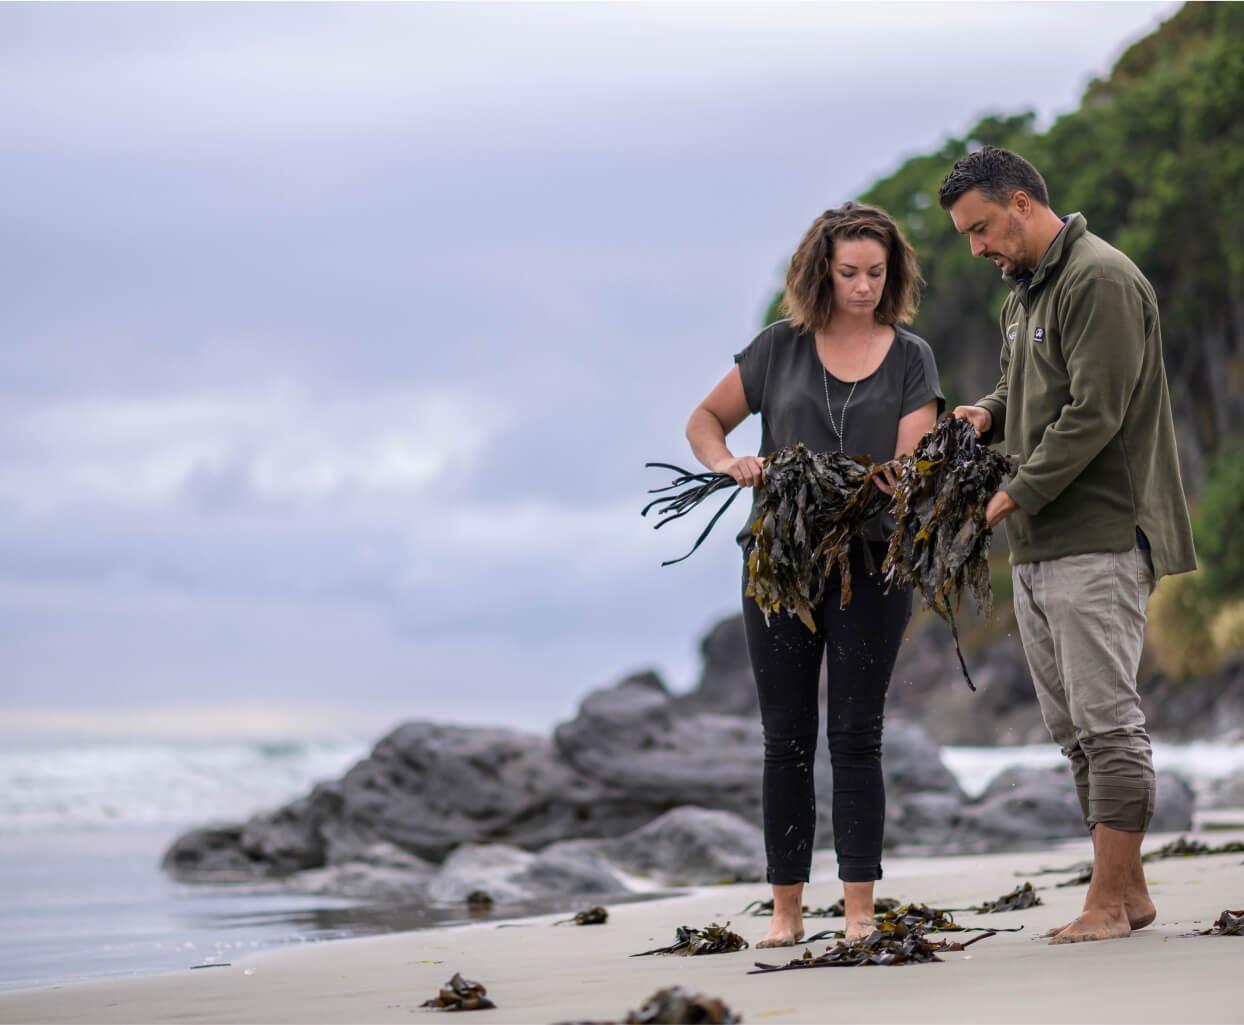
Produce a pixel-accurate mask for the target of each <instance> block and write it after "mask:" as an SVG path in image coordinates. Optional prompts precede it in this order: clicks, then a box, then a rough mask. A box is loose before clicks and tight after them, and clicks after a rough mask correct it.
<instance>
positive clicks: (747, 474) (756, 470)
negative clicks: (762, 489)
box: [713, 456, 765, 488]
mask: <svg viewBox="0 0 1244 1025" xmlns="http://www.w3.org/2000/svg"><path fill="white" fill-rule="evenodd" d="M713 470H714V472H716V473H728V474H730V476H731V477H733V478H734V479H735V481H736V483H738V484H741V485H742V486H743V487H745V488H754V487H755V486H756V485H757V484H760V483H762V482H763V481H764V479H765V464H764V463H762V462H761V461H760V459H759V458H758V457H757V456H731V457H730V458H729V459H723V460H722V461H721V462H720V463H719V464H718V465H716V466H714V467H713Z"/></svg>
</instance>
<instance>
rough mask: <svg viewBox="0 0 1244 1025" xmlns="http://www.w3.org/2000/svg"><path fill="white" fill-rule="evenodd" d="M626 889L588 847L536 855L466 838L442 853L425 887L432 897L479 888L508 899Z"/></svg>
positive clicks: (460, 899)
mask: <svg viewBox="0 0 1244 1025" xmlns="http://www.w3.org/2000/svg"><path fill="white" fill-rule="evenodd" d="M626 889H627V887H626V884H625V883H623V882H622V880H621V879H619V878H618V876H617V875H616V874H615V873H614V871H613V870H612V869H611V868H610V867H609V865H608V863H607V862H606V861H605V860H604V859H603V858H602V857H601V855H600V854H599V853H598V852H596V851H593V850H591V849H588V848H578V849H573V850H566V849H550V850H549V851H547V852H545V853H542V854H538V855H537V854H532V853H531V852H530V851H524V850H522V849H520V848H518V847H511V846H510V845H508V844H466V845H464V846H462V847H459V848H458V849H457V850H456V851H454V852H453V853H452V854H450V856H449V857H448V858H446V859H445V863H444V864H443V865H442V866H441V868H440V871H439V872H437V873H436V875H435V876H433V877H432V878H431V879H430V880H429V881H428V883H427V888H426V893H427V896H428V899H429V900H431V901H433V902H435V903H439V904H464V903H465V902H466V899H467V895H468V894H471V893H474V892H476V891H480V890H482V891H483V892H484V893H487V894H488V895H489V897H491V898H492V899H493V900H494V901H495V902H496V903H498V904H513V903H519V902H522V901H527V900H533V899H538V898H542V897H552V896H556V897H567V896H576V895H582V896H593V897H600V896H608V895H612V894H618V893H625V892H626Z"/></svg>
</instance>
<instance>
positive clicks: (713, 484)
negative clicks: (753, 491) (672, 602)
mask: <svg viewBox="0 0 1244 1025" xmlns="http://www.w3.org/2000/svg"><path fill="white" fill-rule="evenodd" d="M644 465H645V466H646V467H652V468H655V469H663V470H673V471H674V472H675V473H677V474H678V475H679V476H678V477H676V478H675V479H674V481H673V483H671V484H668V485H666V486H665V487H663V488H650V489H649V491H648V494H650V495H653V494H657V493H659V492H663V491H673V490H674V489H676V488H684V490H682V491H679V492H678V493H677V494H674V495H663V496H662V497H660V498H654V499H653V500H652V501H651V502H649V503H648V504H647V505H646V506H644V508H643V511H642V512H641V513H640V515H641V516H647V515H648V512H649V511H650V510H651V509H653V508H654V507H660V512H659V514H658V515H659V516H660V519H659V520H658V521H657V522H656V523H655V524H653V529H654V530H659V529H660V528H661V527H663V526H665V525H666V524H667V523H670V522H672V521H674V520H677V519H680V518H681V517H683V516H686V515H687V513H689V512H691V511H692V510H693V509H694V508H696V507H697V506H698V505H699V504H700V503H701V502H703V501H704V500H705V499H706V498H708V497H709V496H710V495H712V494H714V493H715V492H718V491H722V490H726V489H728V488H734V491H733V493H732V494H731V495H730V497H729V498H727V499H726V500H725V502H723V503H722V505H721V508H720V509H718V510H717V512H716V514H714V516H713V517H712V519H710V520H709V521H708V526H706V527H705V528H704V530H703V531H702V532H701V533H700V536H699V537H698V538H697V539H696V542H695V544H694V545H692V546H691V551H689V552H687V554H686V555H683V556H682V557H680V558H677V559H667V560H666V561H665V562H663V563H661V565H662V566H673V565H674V564H675V563H679V562H682V561H683V559H689V558H691V556H692V555H694V554H695V551H696V549H697V548H699V547H700V545H702V544H703V543H704V540H705V538H707V537H708V535H709V534H710V533H711V532H712V530H713V527H715V526H716V525H717V521H718V520H720V519H721V518H722V516H724V515H725V513H726V510H727V509H729V508H730V506H731V504H732V503H733V502H734V500H735V499H736V498H738V497H739V492H740V491H742V488H741V487H740V486H739V484H738V482H737V481H736V480H735V479H734V478H733V477H731V476H730V475H729V474H728V473H692V472H691V471H689V470H684V469H683V468H682V467H681V466H674V465H673V464H672V463H645V464H644ZM686 485H692V486H690V487H687V486H686Z"/></svg>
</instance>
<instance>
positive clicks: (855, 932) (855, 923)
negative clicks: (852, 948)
mask: <svg viewBox="0 0 1244 1025" xmlns="http://www.w3.org/2000/svg"><path fill="white" fill-rule="evenodd" d="M876 928H877V920H876V919H875V918H873V917H872V915H869V916H868V917H867V918H848V919H847V936H846V940H847V942H848V943H858V942H859V941H860V940H866V939H868V937H869V936H871V935H872V934H873V931H874V930H875V929H876Z"/></svg>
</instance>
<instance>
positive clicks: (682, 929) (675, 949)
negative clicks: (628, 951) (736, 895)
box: [631, 922, 748, 957]
mask: <svg viewBox="0 0 1244 1025" xmlns="http://www.w3.org/2000/svg"><path fill="white" fill-rule="evenodd" d="M747 946H748V944H747V940H745V939H743V937H742V936H740V935H739V934H738V933H737V932H731V931H730V923H729V922H727V923H726V924H725V925H718V924H717V923H716V922H714V923H713V924H712V925H707V926H705V927H704V928H703V929H693V928H691V927H690V926H687V925H680V926H678V928H677V929H676V930H675V931H674V942H673V943H671V944H670V945H669V946H667V947H655V948H653V949H652V950H643V951H640V952H639V953H638V954H632V955H631V957H647V956H648V955H649V954H679V955H681V956H683V957H695V956H697V955H702V954H733V953H734V952H735V951H738V950H746V949H747Z"/></svg>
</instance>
